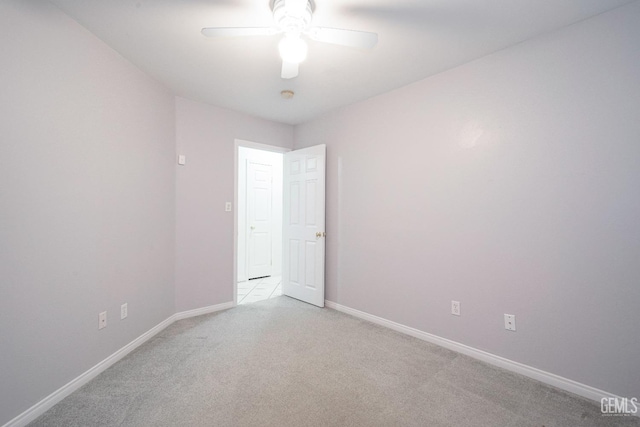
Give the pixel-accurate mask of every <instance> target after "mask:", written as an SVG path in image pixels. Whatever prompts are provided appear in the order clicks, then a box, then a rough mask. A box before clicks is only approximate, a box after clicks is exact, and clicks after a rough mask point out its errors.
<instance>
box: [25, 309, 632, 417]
mask: <svg viewBox="0 0 640 427" xmlns="http://www.w3.org/2000/svg"><path fill="white" fill-rule="evenodd" d="M619 425H625V426H626V425H633V426H640V419H638V418H636V417H625V418H621V417H616V418H613V417H603V416H602V415H601V414H600V407H599V405H598V404H597V403H594V402H591V401H587V400H584V399H582V398H579V397H577V396H573V395H570V394H568V393H564V392H562V391H559V390H556V389H554V388H552V387H549V386H546V385H543V384H541V383H538V382H536V381H533V380H530V379H527V378H525V377H522V376H520V375H517V374H513V373H510V372H508V371H505V370H502V369H499V368H496V367H493V366H490V365H487V364H485V363H482V362H479V361H476V360H474V359H471V358H469V357H466V356H463V355H460V354H457V353H455V352H452V351H449V350H446V349H443V348H440V347H438V346H435V345H432V344H429V343H426V342H424V341H420V340H418V339H415V338H411V337H408V336H405V335H402V334H400V333H397V332H394V331H391V330H388V329H385V328H382V327H379V326H376V325H373V324H371V323H368V322H365V321H362V320H359V319H356V318H353V317H350V316H347V315H344V314H342V313H339V312H336V311H334V310H330V309H320V308H317V307H314V306H311V305H308V304H304V303H302V302H299V301H296V300H293V299H290V298H288V297H278V298H274V299H270V300H265V301H261V302H257V303H254V304H251V305H244V306H238V307H236V308H233V309H231V310H227V311H224V312H219V313H215V314H211V315H206V316H201V317H197V318H192V319H187V320H182V321H179V322H176V323H174V324H173V325H171V326H170V327H169V328H167V329H165V330H164V331H163V332H161V333H160V334H158V335H156V336H155V337H154V338H153V339H151V340H150V341H149V342H147V343H146V344H144V345H143V346H141V347H140V348H138V349H137V350H136V351H134V352H133V353H131V354H130V355H128V356H127V357H125V358H124V359H123V360H121V361H120V362H118V363H117V364H115V365H114V366H112V367H111V368H110V369H108V370H107V371H105V372H104V373H103V374H101V375H100V376H98V377H97V378H96V379H94V380H93V381H91V382H90V383H89V384H87V385H86V386H84V387H83V388H81V389H80V390H78V391H77V392H75V393H73V394H72V395H71V396H69V397H68V398H66V399H65V400H63V401H62V402H60V403H59V404H58V405H56V406H55V407H53V408H52V409H51V410H49V411H48V412H47V413H45V414H44V415H43V416H41V417H40V418H39V419H37V420H36V421H34V422H33V423H32V424H31V426H34V427H35V426H64V427H72V426H82V427H88V426H145V427H147V426H216V427H217V426H220V427H223V426H234V427H235V426H241V427H242V426H278V427H280V426H296V427H303V426H474V427H476V426H494V427H500V426H514V427H515V426H518V427H522V426H537V427H540V426H545V427H553V426H571V427H575V426H619Z"/></svg>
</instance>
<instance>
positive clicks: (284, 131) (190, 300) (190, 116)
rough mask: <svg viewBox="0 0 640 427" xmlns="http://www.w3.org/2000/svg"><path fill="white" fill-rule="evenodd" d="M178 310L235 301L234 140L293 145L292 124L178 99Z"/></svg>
mask: <svg viewBox="0 0 640 427" xmlns="http://www.w3.org/2000/svg"><path fill="white" fill-rule="evenodd" d="M176 127H177V130H176V135H177V137H176V144H177V150H178V152H179V153H180V154H185V155H186V156H187V164H186V165H185V166H184V167H180V168H179V169H178V174H177V180H176V185H177V213H176V214H177V218H176V221H177V223H176V233H177V234H176V239H177V246H176V251H177V253H176V308H177V311H185V310H191V309H194V308H200V307H206V306H210V305H215V304H220V303H225V302H229V301H233V289H234V284H233V247H234V245H233V229H234V225H233V218H234V215H235V207H234V209H233V212H225V210H224V205H225V202H227V201H233V200H234V194H233V193H234V184H233V183H234V161H235V160H234V150H235V140H236V139H243V140H247V141H255V142H257V143H261V144H267V145H274V146H279V147H288V148H290V147H292V145H293V127H292V126H289V125H285V124H279V123H274V122H270V121H268V120H262V119H258V118H254V117H251V116H247V115H245V114H241V113H236V112H233V111H230V110H226V109H223V108H218V107H212V106H208V105H206V104H202V103H198V102H194V101H189V100H186V99H182V98H177V100H176Z"/></svg>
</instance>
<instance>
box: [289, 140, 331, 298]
mask: <svg viewBox="0 0 640 427" xmlns="http://www.w3.org/2000/svg"><path fill="white" fill-rule="evenodd" d="M325 163H326V145H324V144H322V145H316V146H313V147H309V148H304V149H302V150H295V151H290V152H288V153H285V155H284V179H283V180H284V191H283V200H284V209H283V211H284V212H283V227H282V230H283V243H282V261H283V263H282V293H283V294H284V295H288V296H290V297H293V298H296V299H299V300H302V301H305V302H308V303H310V304H313V305H317V306H318V307H324V256H325V236H326V234H325V228H324V226H325V210H324V208H325Z"/></svg>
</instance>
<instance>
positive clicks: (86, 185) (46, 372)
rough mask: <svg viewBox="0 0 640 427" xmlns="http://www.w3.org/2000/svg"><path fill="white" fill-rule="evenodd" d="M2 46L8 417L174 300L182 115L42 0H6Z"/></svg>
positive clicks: (1, 420)
mask: <svg viewBox="0 0 640 427" xmlns="http://www.w3.org/2000/svg"><path fill="white" fill-rule="evenodd" d="M0 52H1V54H0V135H1V136H0V378H1V380H0V425H2V424H5V423H6V422H7V421H9V420H10V419H12V418H13V417H15V416H17V415H18V414H20V413H21V412H23V411H24V410H26V409H27V408H29V407H30V406H32V405H33V404H35V403H37V402H38V401H40V400H41V399H43V398H44V397H46V396H47V395H49V394H50V393H52V392H53V391H55V390H57V389H58V388H59V387H61V386H62V385H64V384H66V383H67V382H69V381H70V380H72V379H74V378H76V377H77V376H78V375H80V374H81V373H84V372H85V371H87V370H88V369H89V368H91V367H92V366H94V365H96V364H97V363H99V362H100V361H102V360H103V359H105V358H106V357H108V356H110V355H111V354H113V353H114V352H115V351H117V350H119V349H120V348H122V347H123V346H124V345H126V344H128V343H129V342H131V341H132V340H134V339H135V338H136V337H138V336H140V335H141V334H142V333H144V332H146V331H148V330H149V329H151V328H152V327H153V326H155V325H157V324H158V323H160V322H162V321H163V320H165V319H166V318H167V317H169V316H170V315H172V314H173V313H174V294H173V289H174V288H173V282H174V276H173V273H174V271H173V269H174V264H173V260H174V248H175V241H174V215H175V214H174V212H175V211H174V209H175V194H174V193H175V166H174V153H175V149H174V138H175V129H174V98H173V96H172V95H171V94H170V93H169V92H167V91H166V90H165V89H163V88H162V87H161V86H160V85H158V84H157V83H156V82H154V81H153V80H151V79H150V78H148V77H147V76H145V75H144V74H143V73H142V72H140V71H139V70H138V69H137V68H135V67H133V66H132V65H131V64H130V63H128V62H127V61H125V60H124V59H123V58H121V57H120V56H119V55H118V54H117V53H115V52H114V51H113V50H112V49H110V48H109V47H107V46H106V45H105V44H103V43H102V42H100V41H99V40H98V39H97V38H95V37H94V36H93V35H91V34H90V33H89V32H88V31H86V30H85V29H84V28H82V27H81V26H80V25H78V24H77V23H76V22H74V21H73V20H71V19H69V18H68V17H67V16H66V15H64V14H63V13H61V12H59V11H58V10H57V9H55V8H54V7H53V6H51V5H50V4H49V3H47V2H44V1H28V2H27V1H19V0H6V1H2V2H0ZM124 302H127V303H128V306H129V317H128V318H127V319H126V320H124V321H120V320H119V309H120V304H122V303H124ZM105 310H106V311H107V312H108V326H107V328H106V329H103V330H101V331H98V313H99V312H101V311H105Z"/></svg>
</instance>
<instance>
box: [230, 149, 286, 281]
mask: <svg viewBox="0 0 640 427" xmlns="http://www.w3.org/2000/svg"><path fill="white" fill-rule="evenodd" d="M248 161H250V162H253V163H261V164H265V165H271V166H272V167H273V169H272V170H273V184H272V189H271V233H272V238H271V259H272V270H271V276H280V275H281V274H282V178H283V175H282V174H283V163H282V162H283V156H282V153H276V152H272V151H264V150H258V149H255V148H248V147H242V146H240V147H238V204H237V207H236V211H237V215H238V256H237V264H238V272H237V280H238V282H243V281H246V280H247V276H248V271H247V246H248V241H247V233H248V231H247V162H248Z"/></svg>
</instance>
